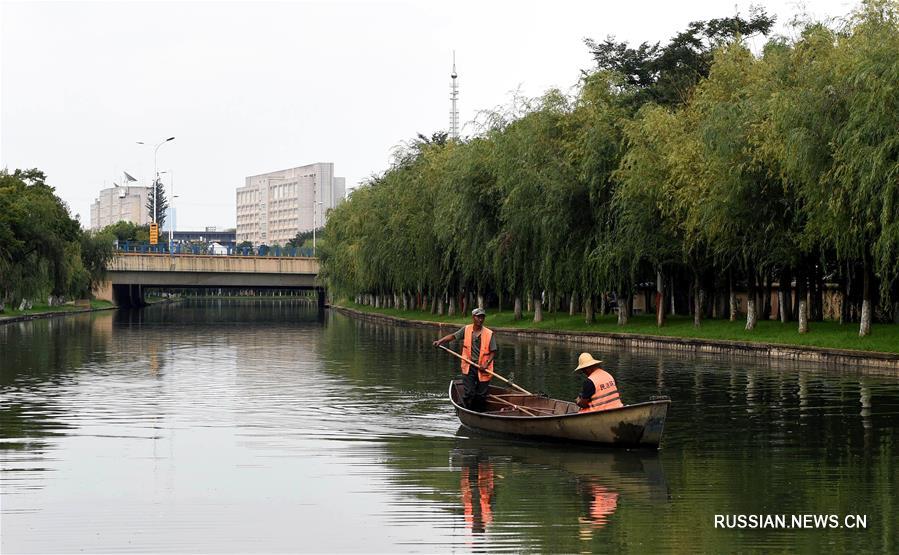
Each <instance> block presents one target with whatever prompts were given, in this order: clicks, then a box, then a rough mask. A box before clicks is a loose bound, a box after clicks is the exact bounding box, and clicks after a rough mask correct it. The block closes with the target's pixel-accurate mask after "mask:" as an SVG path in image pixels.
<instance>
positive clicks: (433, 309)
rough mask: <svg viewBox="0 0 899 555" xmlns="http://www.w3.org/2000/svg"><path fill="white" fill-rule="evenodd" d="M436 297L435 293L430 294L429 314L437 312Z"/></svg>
mask: <svg viewBox="0 0 899 555" xmlns="http://www.w3.org/2000/svg"><path fill="white" fill-rule="evenodd" d="M437 297H438V295H437V294H436V293H435V294H433V295H431V314H437Z"/></svg>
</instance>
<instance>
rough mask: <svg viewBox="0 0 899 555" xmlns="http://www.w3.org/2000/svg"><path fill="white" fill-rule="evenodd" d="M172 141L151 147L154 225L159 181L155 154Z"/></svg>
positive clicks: (140, 142)
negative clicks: (157, 183)
mask: <svg viewBox="0 0 899 555" xmlns="http://www.w3.org/2000/svg"><path fill="white" fill-rule="evenodd" d="M174 140H175V137H169V138H168V139H165V140H164V141H159V143H157V144H156V146H155V147H153V223H154V224H155V223H156V182H157V181H158V180H159V170H158V166H157V165H156V154H157V153H158V152H159V147H161V146H162V145H164V144H165V143H167V142H169V141H174ZM137 144H139V145H145V144H147V143H145V142H143V141H137Z"/></svg>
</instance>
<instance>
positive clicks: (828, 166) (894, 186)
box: [321, 0, 899, 333]
mask: <svg viewBox="0 0 899 555" xmlns="http://www.w3.org/2000/svg"><path fill="white" fill-rule="evenodd" d="M896 6H897V4H896V2H895V1H888V0H876V1H872V2H868V3H866V4H864V5H863V7H862V8H861V9H860V10H859V11H858V12H857V13H855V14H854V15H853V16H852V17H851V18H850V19H849V24H848V25H847V26H846V28H844V29H839V30H833V29H830V28H828V27H827V26H826V25H822V24H818V23H804V24H802V26H801V27H800V28H799V33H798V34H797V38H796V39H795V40H793V41H789V40H786V39H783V38H778V39H774V40H771V41H769V42H768V44H767V45H766V46H765V48H764V50H763V51H762V52H761V53H760V54H758V55H757V54H754V53H753V52H752V51H750V49H749V48H748V47H747V46H746V43H745V38H746V37H748V36H751V35H754V34H767V33H768V32H769V31H770V29H771V26H772V24H773V19H772V18H770V17H768V16H767V15H766V14H765V13H764V12H763V11H760V10H759V11H753V12H752V13H751V14H750V17H749V18H747V19H743V18H741V17H733V18H724V19H716V20H710V21H707V22H698V23H694V24H691V25H690V27H689V28H688V29H687V30H685V31H684V32H682V33H680V34H679V35H677V36H676V37H675V38H674V39H672V40H671V41H670V43H669V44H667V45H665V46H664V47H660V46H659V45H654V46H653V45H649V44H643V45H641V46H639V47H637V48H630V47H628V46H627V45H626V44H619V43H615V42H614V41H612V40H611V39H610V40H607V41H606V42H604V43H601V44H600V43H595V42H592V41H588V46H589V47H590V48H591V51H592V52H593V54H594V56H595V58H596V60H597V65H598V66H599V70H598V71H596V72H594V73H591V74H589V75H585V76H584V78H583V80H582V81H581V83H580V84H579V86H578V88H577V89H576V91H575V92H574V93H573V94H572V95H566V94H563V93H561V92H559V91H557V90H551V91H548V92H547V93H546V94H545V95H543V96H542V97H540V98H536V99H520V98H516V99H515V100H514V101H513V103H512V104H511V105H510V106H508V107H505V108H502V109H499V110H495V111H493V112H490V113H488V115H487V118H486V122H485V125H484V126H483V129H482V131H481V132H480V133H479V134H477V135H476V136H474V137H471V138H469V139H466V140H464V141H447V140H446V137H445V136H444V135H440V134H435V135H433V136H432V137H430V138H429V137H426V136H424V135H419V136H418V137H417V138H416V139H414V140H412V141H411V142H410V143H408V144H406V145H404V146H403V147H402V148H400V149H398V151H397V153H396V156H395V160H394V163H393V165H392V166H391V167H390V168H389V169H388V170H387V171H386V172H384V173H383V174H382V175H378V176H375V177H373V178H372V179H371V180H370V181H369V183H368V184H366V185H365V186H363V187H361V188H359V189H358V190H356V191H355V192H354V193H353V194H352V195H351V196H350V198H349V199H348V201H347V202H346V203H344V204H342V205H341V206H339V207H338V208H337V209H335V210H334V211H333V212H332V213H331V215H330V218H329V221H328V224H327V227H326V229H325V233H326V234H327V235H328V237H329V241H328V244H327V246H326V247H324V248H322V249H321V250H322V253H321V255H322V263H323V273H324V275H325V276H326V279H327V280H328V282H329V284H330V285H331V287H334V288H335V289H337V290H339V291H341V292H344V293H349V294H353V295H356V296H357V298H359V299H360V300H363V301H365V302H373V303H375V304H379V303H381V304H388V305H389V304H391V303H393V302H398V301H394V300H392V299H400V298H402V299H404V302H406V301H405V300H406V299H408V296H411V295H415V296H416V297H417V300H421V299H423V298H427V299H429V300H430V303H431V306H432V307H435V306H436V307H438V308H437V310H439V307H441V306H442V302H443V300H444V299H449V300H451V301H452V300H453V299H457V298H458V299H465V297H466V295H467V294H469V293H472V294H478V295H479V296H484V297H486V298H487V302H488V303H493V304H494V305H495V304H498V303H500V302H501V299H510V298H511V299H516V301H517V300H520V299H522V298H527V296H530V299H533V300H534V306H535V309H539V308H540V301H543V300H550V301H552V303H551V304H552V305H555V304H556V303H555V300H556V299H558V298H560V297H562V296H567V297H569V298H571V299H572V300H576V299H578V298H580V299H582V300H591V299H595V298H605V296H606V294H610V295H611V294H615V295H616V296H617V297H618V299H619V315H620V318H619V323H626V321H627V316H628V314H629V313H630V311H631V298H632V296H633V295H635V294H639V293H641V292H642V293H643V294H646V295H647V298H650V297H651V296H650V295H649V293H651V292H656V288H657V287H659V285H657V284H661V285H660V287H661V289H659V291H658V295H656V296H655V297H654V298H656V299H657V300H658V299H659V298H665V299H666V302H667V301H668V300H669V299H674V301H675V302H674V305H675V306H674V307H669V308H670V309H672V310H678V311H681V312H684V311H689V312H690V313H691V314H693V315H694V318H695V320H694V321H695V323H696V324H697V325H699V323H700V322H701V320H702V319H703V318H706V317H709V316H711V315H717V316H719V317H720V316H726V315H727V314H732V313H733V312H734V311H735V310H736V306H737V303H736V295H735V292H736V291H737V290H739V291H741V295H745V296H744V299H745V300H746V304H744V305H743V306H742V310H743V311H744V312H745V313H746V316H747V323H746V327H747V329H752V328H753V327H754V325H755V319H756V317H758V318H765V317H767V315H768V314H770V310H771V309H770V307H771V306H772V301H771V296H770V295H771V292H772V291H773V287H774V286H773V284H775V283H778V282H779V284H778V285H779V290H780V292H781V293H782V298H781V300H782V301H783V302H781V303H780V305H781V312H782V315H781V318H783V319H784V320H785V321H786V320H789V319H791V318H795V317H797V315H798V318H799V320H800V322H802V321H803V319H806V320H807V319H808V316H811V317H812V318H813V319H814V318H818V319H820V318H821V317H823V312H824V301H823V298H824V289H825V287H824V283H825V281H828V282H830V283H836V284H838V285H840V291H841V293H840V295H841V297H840V298H841V299H842V306H843V310H842V312H841V320H842V319H843V315H844V314H845V315H846V317H847V318H849V319H852V320H857V321H860V322H861V324H860V326H861V327H860V331H861V332H862V333H866V332H865V329H866V328H865V323H864V322H865V319H868V321H869V322H870V320H871V319H872V318H874V317H875V316H876V315H875V314H874V309H873V304H872V301H873V300H874V297H875V295H876V297H877V298H879V300H880V304H879V313H878V314H879V317H880V318H884V319H885V318H889V317H891V312H895V310H896V308H895V304H893V303H895V301H896V300H897V296H899V295H897V287H896V282H897V279H896V278H897V275H899V224H897V223H896V222H897V211H899V207H897V203H899V181H897V175H899V161H897V159H899V147H897V145H899V135H897V129H899V119H897V118H899V115H897V114H899V88H897V87H896V85H895V84H896V83H897V82H899V56H896V55H895V53H896V52H899V31H897V29H899V25H897V13H899V11H897V8H896ZM794 283H795V290H794ZM672 286H673V288H672ZM664 288H670V289H668V290H667V291H666V292H665V293H664V294H663V290H662V289H664ZM794 298H795V301H796V305H798V307H794V303H793V302H792V301H791V299H794ZM728 301H729V303H728ZM807 301H808V302H807ZM517 304H518V303H516V305H517ZM572 304H573V303H572ZM648 304H649V303H647V305H648ZM727 304H729V305H730V310H727V309H725V308H724V307H725V305H727ZM450 306H451V307H452V303H451V305H450ZM808 306H811V307H812V308H811V309H810V310H809V309H808ZM646 308H647V309H648V310H649V309H651V307H650V306H646ZM550 309H552V306H550ZM585 310H589V308H585ZM535 319H539V316H535ZM588 320H589V316H588ZM659 322H660V325H661V324H662V321H661V319H660V321H659ZM801 326H802V327H801V328H800V330H801V331H805V329H806V327H805V324H801Z"/></svg>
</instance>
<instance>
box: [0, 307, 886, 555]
mask: <svg viewBox="0 0 899 555" xmlns="http://www.w3.org/2000/svg"><path fill="white" fill-rule="evenodd" d="M436 335H437V334H436V333H435V332H434V331H432V330H428V329H410V328H403V327H398V326H390V325H382V324H376V323H372V322H364V321H356V320H352V319H348V318H345V317H343V316H340V315H337V314H334V313H328V314H327V316H326V318H325V319H324V321H321V320H320V317H319V314H318V311H317V310H316V308H315V307H314V306H313V307H309V306H303V305H302V304H300V303H297V302H295V301H280V302H279V301H275V302H272V301H259V300H250V301H218V300H215V301H207V302H189V303H184V304H179V305H168V306H155V307H150V308H148V309H145V310H139V311H121V312H117V313H98V314H93V315H79V316H74V317H71V318H64V319H56V320H46V321H35V322H29V323H25V324H24V325H18V324H16V325H11V326H0V353H2V356H0V439H2V440H0V482H2V484H0V485H2V488H0V492H2V495H3V499H2V501H3V502H2V506H0V512H2V520H3V535H2V536H3V538H2V542H3V543H2V545H0V550H2V551H3V552H18V551H55V552H60V551H63V552H68V551H74V550H80V549H83V550H86V551H125V550H129V549H131V548H132V546H140V547H141V548H142V549H144V550H146V551H181V552H183V551H204V552H211V551H237V550H242V551H291V552H296V551H336V550H339V551H363V550H364V551H379V552H396V551H416V550H418V551H441V552H442V551H456V550H473V551H485V552H491V553H493V552H503V551H505V552H522V551H552V552H572V553H574V552H607V551H612V550H619V551H624V550H631V551H633V550H637V551H693V550H699V551H725V550H734V549H738V550H746V551H782V550H786V549H794V550H805V551H820V550H821V549H823V548H825V547H826V548H827V549H829V550H849V549H852V550H856V551H858V550H861V551H869V550H880V551H895V549H896V547H897V545H896V538H895V535H893V534H892V528H894V527H892V524H891V523H893V522H895V519H896V516H897V509H896V506H895V491H897V489H899V475H897V474H896V468H899V464H897V463H899V457H897V452H896V449H895V444H896V438H897V429H899V381H897V380H896V379H892V378H888V377H876V376H867V375H861V374H858V373H852V372H846V373H833V372H827V371H822V369H820V368H816V367H814V366H811V365H801V364H796V363H776V362H773V361H757V360H748V361H747V360H742V359H736V358H723V357H711V356H695V355H690V354H685V353H655V352H651V351H646V352H630V351H623V350H620V349H612V348H604V349H592V351H593V354H594V356H597V357H598V358H603V359H604V360H605V363H604V366H605V367H606V368H607V369H608V370H609V371H610V372H612V374H613V375H614V376H615V377H616V380H617V381H618V383H619V387H620V388H621V389H622V392H623V396H624V398H625V400H626V401H628V402H634V401H638V400H644V399H647V398H649V397H650V396H651V395H658V394H663V395H669V396H670V397H671V399H672V406H671V410H670V412H669V418H668V423H667V426H666V433H665V438H664V440H663V449H662V450H661V451H660V452H659V453H646V452H627V451H617V450H602V449H585V448H582V447H573V446H570V445H553V446H547V447H541V446H539V445H534V444H530V443H521V442H517V441H510V440H507V439H501V438H491V437H487V436H480V435H478V434H476V433H471V432H468V431H466V430H464V429H459V427H458V420H457V419H456V417H455V415H454V414H453V411H452V408H451V406H450V405H449V403H448V401H447V400H446V398H445V396H446V389H447V385H448V383H449V381H450V379H452V378H453V377H454V376H455V375H456V374H457V373H458V364H457V362H456V361H455V360H453V359H451V358H450V357H448V356H447V355H445V354H444V353H442V352H439V351H436V350H435V349H433V347H432V346H431V341H432V340H433V339H434V337H435V336H436ZM497 340H498V342H499V347H500V352H499V357H498V359H497V368H498V369H499V370H500V371H501V372H504V373H505V374H512V375H514V376H515V378H516V380H517V381H518V382H519V383H521V384H522V385H523V386H525V387H527V388H529V389H533V390H542V391H545V392H546V393H547V394H549V395H551V396H553V397H558V398H563V399H568V398H571V397H573V396H574V394H575V393H576V392H577V390H578V389H579V385H580V378H579V377H578V376H576V375H573V374H572V372H571V370H572V368H573V367H574V366H575V365H576V360H577V356H578V354H579V353H580V352H581V351H583V350H591V349H589V348H588V349H585V348H584V346H581V345H575V344H552V343H541V342H538V341H533V340H521V341H518V340H514V339H511V338H509V337H508V336H504V335H503V334H501V333H500V334H498V337H497ZM663 466H664V472H663V470H662V468H663ZM48 485H52V487H48ZM72 499H77V500H79V503H77V504H74V503H72V501H71V500H72ZM160 507H165V510H160ZM771 512H777V513H787V514H789V513H797V514H800V513H801V514H805V513H820V514H834V513H835V514H840V513H853V514H854V513H867V514H869V515H871V516H870V519H869V522H875V521H876V522H877V524H875V525H873V527H872V529H871V530H869V531H867V532H865V533H857V534H854V535H852V534H847V533H845V532H844V531H833V532H826V533H821V534H804V535H798V534H796V533H795V532H790V533H787V532H784V533H772V534H734V533H723V532H722V533H719V532H716V531H715V530H714V529H713V528H712V527H711V522H712V517H713V515H714V514H716V513H727V514H767V513H771ZM336 514H339V515H340V519H335V518H334V516H333V515H336ZM875 515H876V516H875ZM338 520H339V522H338ZM298 522H299V523H302V526H298V525H297V524H296V523H298ZM869 526H870V525H869ZM37 529H40V530H42V533H41V534H37V533H35V532H33V530H37ZM347 530H350V532H347ZM647 530H651V531H652V534H648V533H647ZM148 536H152V537H148Z"/></svg>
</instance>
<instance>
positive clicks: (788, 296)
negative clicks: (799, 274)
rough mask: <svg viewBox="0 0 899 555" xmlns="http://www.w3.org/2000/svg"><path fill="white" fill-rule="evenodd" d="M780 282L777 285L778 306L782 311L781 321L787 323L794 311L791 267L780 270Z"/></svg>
mask: <svg viewBox="0 0 899 555" xmlns="http://www.w3.org/2000/svg"><path fill="white" fill-rule="evenodd" d="M779 282H780V284H779V285H778V287H777V308H778V311H779V312H780V321H781V322H783V323H784V324H786V323H787V322H789V321H790V316H791V315H792V313H793V283H792V282H793V277H792V276H791V275H790V269H789V268H786V267H784V268H783V269H782V270H781V271H780V279H779Z"/></svg>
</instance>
